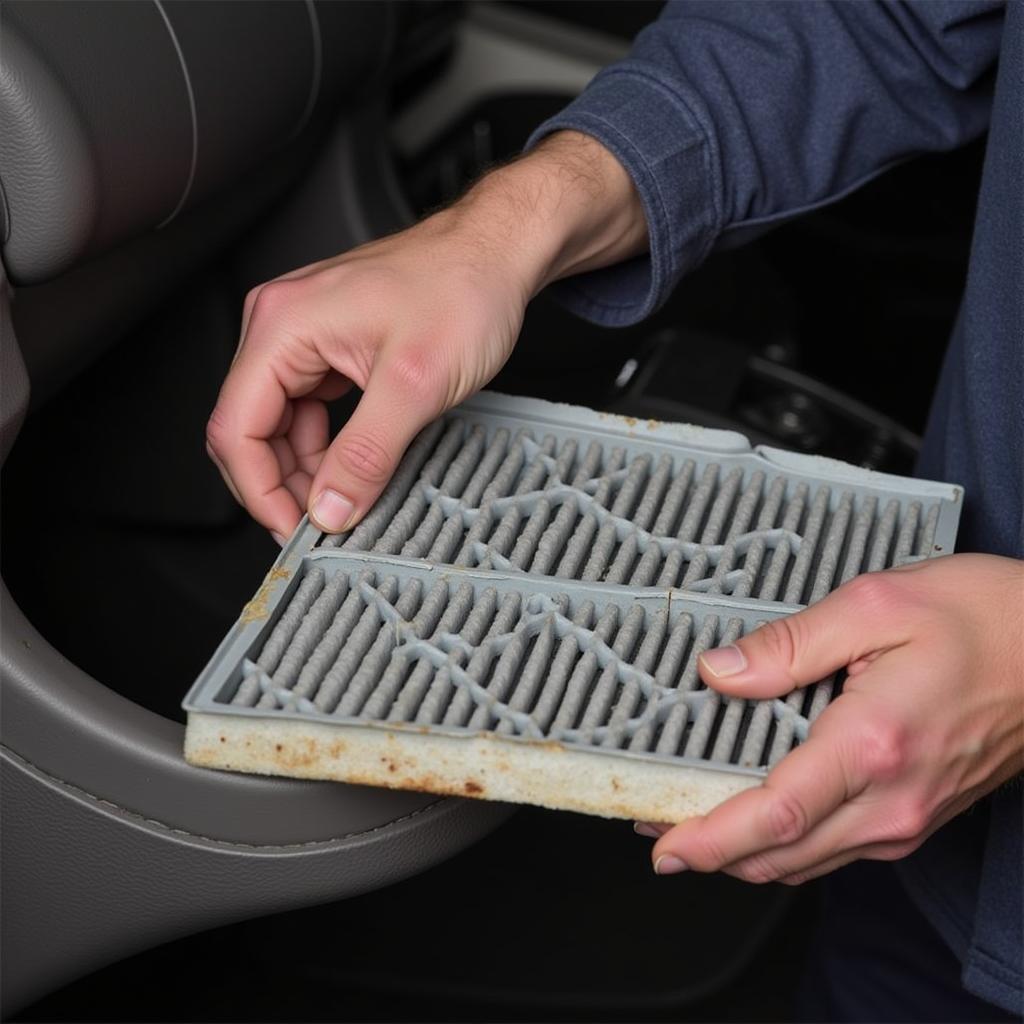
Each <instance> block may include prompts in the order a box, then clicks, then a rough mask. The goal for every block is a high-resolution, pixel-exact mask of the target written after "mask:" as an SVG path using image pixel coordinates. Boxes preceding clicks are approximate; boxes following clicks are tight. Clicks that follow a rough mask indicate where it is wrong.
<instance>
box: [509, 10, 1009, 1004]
mask: <svg viewBox="0 0 1024 1024" xmlns="http://www.w3.org/2000/svg"><path fill="white" fill-rule="evenodd" d="M563 128H571V129H575V130H577V131H582V132H586V133H587V134H589V135H592V136H594V137H596V138H597V139H598V140H599V141H600V142H601V143H603V145H604V146H606V147H607V148H608V149H609V150H611V152H612V153H614V154H615V155H616V157H617V158H618V159H619V160H620V162H621V163H622V164H623V165H624V166H625V168H626V169H627V171H628V172H629V173H630V175H631V176H632V178H633V180H634V182H635V183H636V186H637V189H638V191H639V194H640V198H641V201H642V203H643V206H644V211H645V213H646V216H647V223H648V227H649V230H650V252H649V255H646V256H644V257H643V258H638V259H635V260H631V261H629V262H627V263H623V264H619V265H618V266H616V267H611V268H608V269H605V270H599V271H594V272H592V273H588V274H584V275H580V276H579V277H576V278H572V279H570V280H568V281H564V282H561V283H560V284H559V285H557V286H556V288H557V289H558V291H559V292H560V295H561V298H562V300H563V301H564V302H565V303H566V304H567V305H568V306H569V307H570V308H571V309H573V310H574V311H576V312H577V313H579V314H580V315H582V316H584V317H586V318H588V319H590V320H593V321H596V322H598V323H602V324H605V325H608V326H621V325H626V324H631V323H635V322H637V321H638V320H641V319H643V318H644V317H645V316H647V315H649V314H650V313H651V312H653V311H654V310H655V309H657V308H658V306H659V305H660V304H661V303H662V302H663V301H664V300H665V298H666V297H667V296H668V294H669V292H670V291H671V290H672V287H673V286H674V285H675V283H676V282H677V281H678V280H679V278H680V277H681V276H682V275H683V274H685V273H686V272H687V271H688V270H691V269H693V268H694V267H696V266H697V265H698V264H699V263H700V262H701V261H702V260H703V259H704V258H705V257H706V256H707V254H708V253H709V252H710V251H711V250H712V249H713V248H714V247H715V246H716V245H720V244H723V243H726V242H728V241H730V240H732V241H737V240H742V238H743V237H744V235H745V234H754V233H756V232H758V231H759V230H763V228H764V227H765V226H768V225H771V224H773V223H777V222H779V221H782V220H785V219H788V218H791V217H793V216H794V215H797V214H799V213H801V212H803V211H806V210H810V209H814V208H815V207H816V206H820V205H822V204H824V203H828V202H831V201H833V200H835V199H838V198H840V197H842V196H843V195H845V194H846V193H848V192H850V191H851V190H853V189H855V188H857V187H858V186H859V185H861V184H863V183H864V182H865V181H867V180H869V179H870V178H872V177H873V176H875V175H877V174H879V173H880V172H881V171H883V170H884V169H885V168H886V167H889V166H891V165H893V164H895V163H897V162H899V161H901V160H904V159H906V158H908V157H911V156H913V155H914V154H918V153H924V152H933V151H937V150H946V149H951V148H953V147H956V146H959V145H962V144H963V143H965V142H967V141H969V140H970V139H973V138H975V137H976V136H978V135H980V134H981V133H982V132H984V131H985V129H986V128H989V129H990V133H989V140H988V149H987V154H986V161H985V170H984V176H983V181H982V191H981V196H980V200H979V206H978V213H977V223H976V225H975V233H974V240H973V246H972V252H971V266H970V272H969V276H968V282H967V288H966V291H965V293H964V297H963V302H962V306H961V310H960V316H959V319H958V322H957V326H956V330H955V333H954V336H953V339H952V342H951V344H950V348H949V351H948V353H947V355H946V360H945V364H944V368H943V372H942V377H941V381H940V384H939V388H938V392H937V395H936V398H935V402H934V406H933V410H932V414H931V418H930V423H929V428H928V431H927V435H926V438H925V445H924V451H923V453H922V457H921V461H920V466H919V470H920V472H921V474H922V475H925V476H928V477H932V478H935V479H940V480H948V481H951V482H956V483H960V484H963V485H964V487H965V493H966V497H965V505H964V515H963V519H962V524H961V531H960V541H959V547H960V549H961V550H967V551H989V552H995V553H998V554H1003V555H1010V556H1014V557H1017V558H1020V557H1024V494H1022V490H1024V485H1022V478H1024V3H1022V2H1020V0H1017V2H1011V3H1009V4H1008V5H1006V6H1005V7H1004V6H1003V5H1002V4H1000V3H996V2H964V0H926V2H920V3H914V2H906V3H879V2H875V0H864V2H860V3H842V2H840V3H810V2H802V3H801V2H797V3H764V2H729V3H721V2H719V3H715V2H704V0H685V2H676V3H669V4H668V5H667V6H666V8H665V10H664V12H663V14H662V16H661V17H660V18H659V19H658V21H656V22H655V23H654V24H652V25H650V26H649V27H648V28H646V29H645V30H644V31H643V32H642V33H641V34H640V36H639V37H638V39H637V41H636V43H635V46H634V48H633V50H632V52H631V54H630V55H629V57H628V58H626V59H625V60H622V61H620V62H619V63H616V64H613V65H611V66H609V67H607V68H605V69H604V70H602V71H601V72H600V74H598V75H597V77H596V78H595V79H594V80H593V82H591V84H590V85H589V86H588V87H587V89H586V90H585V91H584V92H583V94H582V95H581V96H580V97H579V98H578V99H577V100H575V101H574V102H573V103H571V104H570V105H569V106H568V107H567V108H566V109H565V110H564V111H562V112H561V113H560V114H558V115H557V116H555V117H554V118H552V119H551V120H549V121H547V122H545V123H544V124H543V125H542V126H541V127H540V128H539V129H538V130H537V131H536V132H535V133H534V135H533V137H532V138H531V140H530V142H529V143H528V146H529V145H533V144H535V143H536V142H537V141H538V140H539V139H540V138H542V137H543V136H544V135H546V134H549V133H550V132H553V131H556V130H558V129H563ZM1018 783H1019V780H1018ZM1021 831H1022V822H1021V791H1020V787H1019V784H1014V785H1011V786H1009V787H1005V788H1003V789H1002V790H1000V791H998V792H997V793H995V794H993V795H992V796H991V797H990V798H989V799H988V800H987V801H985V806H983V807H982V808H980V809H978V810H975V811H974V812H968V813H966V814H963V815H961V816H960V817H959V818H957V819H954V821H952V822H950V823H949V824H948V825H947V826H946V827H944V828H943V829H940V830H939V831H938V832H937V833H936V834H935V835H934V836H933V837H932V838H931V839H930V840H929V841H928V842H927V843H926V844H925V845H924V846H923V847H922V848H921V849H920V850H919V851H918V852H917V853H915V854H914V855H913V856H912V857H910V858H908V859H907V860H906V861H904V862H902V864H901V866H900V870H901V874H902V876H903V878H904V881H905V883H906V885H907V887H908V889H909V890H910V892H911V894H912V895H913V896H914V898H915V900H916V902H917V903H918V904H919V905H920V906H921V908H922V910H923V911H924V912H925V913H926V914H927V916H928V917H929V919H930V920H931V922H932V923H933V924H934V925H935V927H936V928H937V929H938V930H939V932H940V933H941V934H942V935H943V937H944V938H945V940H946V941H947V942H948V943H949V945H950V946H951V947H952V948H953V950H954V951H955V952H956V953H957V955H958V956H959V958H960V959H961V961H962V963H963V981H964V984H965V985H966V987H967V988H968V989H969V990H971V991H972V992H974V993H976V994H977V995H979V996H981V997H982V998H984V999H987V1000H989V1001H991V1002H993V1003H996V1004H998V1005H1001V1006H1003V1007H1004V1008H1005V1009H1007V1010H1010V1011H1015V1012H1017V1013H1020V1012H1021V1010H1022V969H1021V961H1022V948H1024V942H1022V919H1024V904H1022V899H1024V879H1022V859H1024V854H1022V848H1021Z"/></svg>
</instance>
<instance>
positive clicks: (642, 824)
mask: <svg viewBox="0 0 1024 1024" xmlns="http://www.w3.org/2000/svg"><path fill="white" fill-rule="evenodd" d="M671 827H672V826H671V825H663V824H655V823H653V822H650V821H634V822H633V831H634V832H635V833H636V834H637V835H638V836H644V837H645V838H647V839H658V838H659V837H661V836H663V835H664V834H665V833H666V832H667V831H668V830H669V829H670V828H671Z"/></svg>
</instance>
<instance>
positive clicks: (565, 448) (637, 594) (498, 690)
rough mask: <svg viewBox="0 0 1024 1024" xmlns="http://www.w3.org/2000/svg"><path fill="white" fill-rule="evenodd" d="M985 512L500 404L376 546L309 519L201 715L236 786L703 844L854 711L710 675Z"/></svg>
mask: <svg viewBox="0 0 1024 1024" xmlns="http://www.w3.org/2000/svg"><path fill="white" fill-rule="evenodd" d="M961 495H962V491H961V489H960V488H959V487H955V486H951V485H946V484H935V483H929V482H925V481H919V480H912V479H906V478H901V477H894V476H889V475H885V474H879V473H874V472H870V471H866V470H862V469H858V468H856V467H853V466H848V465H846V464H843V463H839V462H836V461H834V460H831V459H824V458H819V457H815V456H803V455H797V454H793V453H789V452H782V451H779V450H776V449H770V448H757V449H751V447H750V445H749V444H748V442H747V441H746V439H745V438H743V437H742V435H739V434H735V433H731V432H725V431H712V430H704V429H702V428H698V427H690V426H683V425H672V424H663V423H655V422H653V421H648V422H643V421H640V422H638V421H635V420H631V419H624V418H622V417H616V416H608V415H604V414H600V413H594V412H591V411H589V410H586V409H580V408H576V407H572V406H565V405H554V404H552V403H548V402H540V401H536V400H530V399H521V398H511V397H508V396H503V395H495V394H482V395H479V396H477V397H476V398H474V399H473V400H472V401H470V402H467V403H465V404H464V405H463V406H461V407H459V408H458V409H456V410H453V411H452V412H450V413H449V414H448V415H447V416H445V417H444V418H443V419H442V420H439V421H438V422H437V423H435V424H432V425H431V426H430V427H428V428H426V429H425V430H424V431H423V432H422V434H421V435H420V437H419V438H418V439H417V440H416V441H415V442H414V444H413V445H412V447H411V448H410V450H409V452H408V453H407V455H406V458H405V459H404V460H403V463H402V466H401V467H400V469H399V472H398V473H397V474H396V476H395V478H394V480H393V481H392V483H391V484H390V486H389V487H388V488H387V490H386V491H385V492H384V494H383V495H382V496H381V498H380V499H379V500H378V502H377V503H376V505H375V506H374V508H373V509H372V510H371V511H370V513H369V514H368V515H367V517H366V518H365V519H364V520H363V522H362V523H361V524H360V525H359V526H358V527H357V528H356V529H355V530H354V531H352V532H351V533H350V534H347V535H342V536H340V537H327V536H324V535H322V534H320V533H319V532H318V531H317V530H316V529H315V528H314V527H312V526H311V525H310V524H308V523H306V522H305V521H304V522H303V524H301V525H300V527H299V529H298V530H297V531H296V533H295V534H294V535H293V537H292V538H291V540H290V541H289V542H288V544H287V545H286V546H285V548H284V550H283V551H282V553H281V556H280V558H279V559H278V560H277V562H276V563H275V565H274V567H273V568H272V569H271V571H270V573H269V574H268V575H267V577H266V580H265V581H264V583H263V586H262V587H261V588H260V590H259V591H258V592H257V594H256V595H255V597H254V598H253V600H252V601H250V602H249V604H248V605H246V607H245V609H244V610H243V612H242V615H241V617H240V618H239V620H238V622H237V623H236V625H235V626H234V627H233V628H232V630H231V632H230V633H229V634H228V636H227V637H226V638H225V640H224V641H223V643H222V644H221V646H220V648H219V649H218V651H217V652H216V654H215V655H214V657H213V659H212V660H211V662H210V663H209V665H207V667H206V668H205V669H204V671H203V672H202V674H201V675H200V677H199V679H198V680H197V682H196V683H195V685H194V686H193V688H192V690H191V691H190V693H189V695H188V697H187V699H186V701H185V703H184V707H185V709H186V710H187V711H188V728H187V731H186V756H187V758H188V759H189V761H191V762H192V763H194V764H200V765H205V766H209V767H215V768H224V769H232V770H239V771H248V772H257V773H262V774H281V775H290V776H296V777H304V778H327V779H337V780H342V781H349V782H356V783H366V784H371V785H383V786H391V787H397V788H411V789H422V790H426V791H430V792H438V793H448V794H459V795H466V796H475V797H481V798H486V799H496V800H510V801H515V802H524V803H535V804H541V805H544V806H549V807H557V808H566V809H572V810H580V811H585V812H588V813H594V814H602V815H605V816H610V817H623V818H639V819H643V820H652V821H677V820H681V819H682V818H684V817H687V816H690V815H692V814H699V813H704V812H706V811H707V810H708V809H710V808H711V807H712V806H714V805H715V804H717V803H719V802H720V801H721V800H723V799H725V798H727V797H728V796H730V795H731V794H732V793H735V792H738V791H740V790H741V789H744V788H747V787H749V786H752V785H757V784H759V783H760V781H761V780H762V779H763V777H764V775H765V774H766V772H767V771H768V770H769V769H770V767H771V766H772V765H774V764H775V763H776V762H777V761H778V760H779V759H781V758H782V757H783V756H785V754H786V753H787V752H788V751H789V750H790V749H792V747H793V745H794V744H795V743H799V742H800V741H801V740H802V739H803V738H804V737H805V736H806V733H807V730H808V728H809V727H810V725H811V724H812V723H813V722H814V720H815V719H816V718H817V716H818V715H819V714H821V712H822V711H823V710H824V709H825V707H827V705H828V703H829V702H830V700H832V699H833V698H834V696H836V694H837V693H838V690H839V685H838V684H837V680H834V679H830V680H823V681H822V682H820V683H818V684H816V685H815V686H812V687H807V688H804V689H802V690H799V691H795V692H794V693H793V694H791V695H790V696H789V697H787V698H786V699H785V700H775V701H744V700H738V699H728V698H725V697H722V696H720V695H718V694H717V693H715V692H713V691H710V690H708V689H707V688H706V687H704V685H703V684H702V683H701V681H700V678H699V676H698V674H697V658H698V656H699V654H700V653H701V652H702V651H703V650H706V649H708V648H710V647H714V646H719V645H721V644H726V643H730V642H732V641H733V640H735V639H736V638H737V637H739V636H741V635H743V634H745V633H747V632H749V631H750V630H752V629H754V628H756V627H757V626H758V625H759V624H761V623H763V622H765V621H768V620H770V619H773V618H778V617H780V616H783V615H786V614H790V613H792V612H794V611H797V610H799V609H800V608H801V607H803V606H804V605H805V604H807V603H810V602H812V601H816V600H819V599H820V598H821V597H823V596H825V594H827V593H828V592H829V591H830V590H832V589H834V588H835V587H836V586H838V585H840V584H841V583H842V582H845V581H846V580H848V579H850V578H852V577H853V576H854V575H856V574H857V573H859V572H863V571H872V570H877V569H883V568H886V567H888V566H891V565H898V564H904V563H906V562H910V561H916V560H919V559H922V558H928V557H932V556H935V555H940V554H942V553H944V552H951V551H952V550H953V545H954V541H955V535H956V526H957V521H958V517H959V512H960V504H961Z"/></svg>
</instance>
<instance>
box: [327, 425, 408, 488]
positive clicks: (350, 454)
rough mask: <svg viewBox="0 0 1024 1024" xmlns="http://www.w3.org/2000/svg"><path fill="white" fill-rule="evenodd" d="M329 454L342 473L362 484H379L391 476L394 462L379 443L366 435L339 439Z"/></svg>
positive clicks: (344, 436)
mask: <svg viewBox="0 0 1024 1024" xmlns="http://www.w3.org/2000/svg"><path fill="white" fill-rule="evenodd" d="M331 453H332V454H333V456H334V458H335V460H336V461H337V463H338V465H339V466H340V468H341V469H342V470H343V471H344V472H346V473H350V474H351V475H352V476H354V477H356V479H357V480H360V481H362V482H363V483H367V484H381V483H385V482H386V481H387V480H388V478H389V477H390V476H391V470H392V466H393V463H394V460H393V459H392V458H391V455H390V453H389V452H388V450H387V449H386V448H385V447H384V445H382V444H381V443H380V441H378V440H376V439H375V438H373V437H370V436H369V435H367V434H350V435H343V436H341V437H339V438H338V440H337V442H336V443H335V444H334V445H333V446H332V447H331Z"/></svg>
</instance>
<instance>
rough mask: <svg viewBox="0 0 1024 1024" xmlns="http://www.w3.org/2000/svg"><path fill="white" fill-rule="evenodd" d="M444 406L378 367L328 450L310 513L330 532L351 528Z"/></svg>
mask: <svg viewBox="0 0 1024 1024" xmlns="http://www.w3.org/2000/svg"><path fill="white" fill-rule="evenodd" d="M442 407H443V402H442V401H438V400H433V401H432V400H431V399H430V398H429V397H428V392H427V391H426V390H425V389H423V388H422V387H419V386H415V385H414V384H413V382H411V381H410V380H409V379H408V378H407V377H406V376H404V375H403V374H399V373H395V372H394V371H393V370H392V369H391V368H390V367H388V366H387V365H386V364H385V365H378V366H377V367H375V368H374V372H373V374H372V375H371V377H370V380H369V382H368V385H367V388H366V391H365V392H364V394H363V396H362V398H361V399H360V401H359V404H358V405H357V406H356V409H355V412H353V414H352V416H351V418H350V419H349V421H348V422H347V423H346V424H345V426H344V428H343V429H342V431H341V432H340V433H339V434H338V436H337V437H336V438H335V439H334V443H333V444H332V445H331V446H330V448H329V449H328V450H327V453H326V455H325V456H324V458H323V461H322V462H321V464H320V468H319V469H318V470H317V473H316V477H315V479H314V481H313V487H312V490H311V492H310V493H311V497H312V500H311V503H310V506H309V514H310V517H311V518H312V520H313V521H314V522H315V523H316V525H317V526H319V527H320V529H322V530H324V531H325V532H326V533H342V532H344V531H345V530H349V529H351V528H352V527H353V526H354V525H355V524H356V523H357V522H358V521H359V520H360V519H361V518H362V517H363V516H364V515H365V514H366V512H367V510H368V509H369V508H370V506H371V505H372V504H373V503H374V501H376V500H377V497H378V496H379V495H380V492H381V491H382V490H383V489H384V487H385V485H386V484H387V482H388V480H390V479H391V476H392V474H393V473H394V472H395V470H396V469H397V468H398V463H399V462H400V461H401V458H402V456H403V455H404V454H405V450H406V448H407V447H408V446H409V443H410V442H411V441H412V439H413V438H414V437H415V436H416V435H417V434H418V433H419V431H420V430H421V429H422V428H423V427H424V426H425V425H426V424H427V423H429V422H430V421H431V420H432V419H434V418H435V416H437V415H438V413H440V412H441V410H442Z"/></svg>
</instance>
